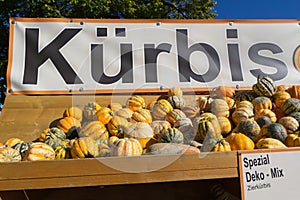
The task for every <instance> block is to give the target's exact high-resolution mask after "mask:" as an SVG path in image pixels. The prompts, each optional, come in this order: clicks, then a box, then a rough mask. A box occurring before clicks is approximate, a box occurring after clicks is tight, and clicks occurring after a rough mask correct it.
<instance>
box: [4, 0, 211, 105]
mask: <svg viewBox="0 0 300 200" xmlns="http://www.w3.org/2000/svg"><path fill="white" fill-rule="evenodd" d="M215 4H216V2H215V1H212V0H185V1H179V0H0V20H1V23H0V30H1V31H0V78H1V77H4V81H2V82H4V83H5V78H6V77H5V76H6V68H7V63H8V59H7V57H8V39H9V38H8V35H9V18H10V17H30V18H50V17H53V18H62V17H64V18H97V19H100V18H121V19H122V18H124V19H213V18H214V17H215V16H216V13H215V11H214V9H213V7H214V5H215ZM0 84H2V85H0V93H1V90H2V89H3V88H4V89H3V90H5V85H3V83H0ZM2 96H3V95H2ZM3 100H4V99H3V97H1V94H0V103H1V102H3Z"/></svg>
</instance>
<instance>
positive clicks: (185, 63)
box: [176, 29, 221, 83]
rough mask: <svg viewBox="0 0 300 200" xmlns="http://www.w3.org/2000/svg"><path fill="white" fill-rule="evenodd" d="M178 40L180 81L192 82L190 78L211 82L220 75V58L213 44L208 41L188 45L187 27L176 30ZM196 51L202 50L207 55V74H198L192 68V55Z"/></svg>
mask: <svg viewBox="0 0 300 200" xmlns="http://www.w3.org/2000/svg"><path fill="white" fill-rule="evenodd" d="M176 42H177V53H178V68H179V75H180V77H179V80H180V82H190V78H193V79H194V80H196V81H199V82H203V83H204V82H210V81H213V80H214V79H215V78H216V77H217V76H218V75H219V73H220V68H221V67H220V59H219V56H218V53H217V52H216V50H215V49H214V48H213V47H212V46H210V45H209V44H206V43H196V44H193V45H192V46H190V47H188V36H187V29H177V30H176ZM195 51H201V52H203V53H204V54H205V55H206V56H207V59H208V63H209V66H208V70H207V72H206V73H205V74H202V75H198V74H196V73H194V72H193V70H192V69H191V66H190V56H191V54H192V53H193V52H195Z"/></svg>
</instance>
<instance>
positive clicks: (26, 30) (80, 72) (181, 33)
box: [7, 18, 300, 94]
mask: <svg viewBox="0 0 300 200" xmlns="http://www.w3.org/2000/svg"><path fill="white" fill-rule="evenodd" d="M10 27H11V28H10V31H11V33H10V47H9V48H10V55H9V66H8V77H7V80H8V91H9V92H10V93H12V94H18V93H41V94H42V93H68V92H74V91H89V92H95V93H101V92H103V91H106V90H109V91H113V90H143V89H159V88H168V87H173V86H177V87H181V88H188V89H192V88H211V87H216V86H219V85H228V86H239V87H249V86H252V85H253V84H254V83H255V82H256V79H257V76H259V75H262V76H269V77H271V78H272V79H273V80H275V82H276V83H277V84H288V85H292V84H300V78H299V75H300V72H299V71H300V56H299V50H298V49H300V48H299V45H300V26H299V24H298V21H296V20H294V21H292V20H289V21H234V22H229V21H224V20H222V21H218V20H211V21H210V20H207V21H205V20H160V21H156V20H88V19H82V20H81V19H76V20H70V19H26V18H13V19H11V21H10Z"/></svg>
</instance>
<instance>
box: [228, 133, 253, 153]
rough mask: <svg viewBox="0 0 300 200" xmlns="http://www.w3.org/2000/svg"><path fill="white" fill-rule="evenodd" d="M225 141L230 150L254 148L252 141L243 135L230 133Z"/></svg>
mask: <svg viewBox="0 0 300 200" xmlns="http://www.w3.org/2000/svg"><path fill="white" fill-rule="evenodd" d="M225 140H226V141H227V142H228V143H229V145H230V147H231V150H252V149H254V147H255V144H254V142H253V140H252V139H251V138H250V137H248V136H246V135H245V134H243V133H231V134H230V135H228V136H227V137H226V138H225Z"/></svg>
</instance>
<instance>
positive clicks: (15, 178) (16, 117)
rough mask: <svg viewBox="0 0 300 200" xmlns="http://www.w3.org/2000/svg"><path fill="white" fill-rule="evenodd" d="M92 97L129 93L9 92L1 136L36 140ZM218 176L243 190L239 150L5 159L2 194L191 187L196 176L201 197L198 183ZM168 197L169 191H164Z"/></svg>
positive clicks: (104, 99) (0, 171)
mask: <svg viewBox="0 0 300 200" xmlns="http://www.w3.org/2000/svg"><path fill="white" fill-rule="evenodd" d="M142 96H143V97H144V98H145V100H146V102H151V101H153V100H156V99H157V98H158V97H159V96H160V95H142ZM93 98H94V100H95V101H96V102H99V103H100V104H101V105H108V104H109V103H110V102H111V101H112V99H114V98H116V99H117V100H118V101H119V102H125V101H126V100H127V99H128V96H127V95H124V94H120V95H117V96H116V95H114V97H113V98H112V97H111V96H105V95H104V96H101V95H97V96H95V97H92V96H86V95H79V96H76V97H75V96H74V95H73V96H71V95H57V96H27V95H10V96H7V98H6V102H5V106H4V109H3V112H2V114H1V116H0V141H2V142H4V141H6V140H7V139H8V138H11V137H19V138H21V139H23V140H24V141H32V140H35V139H36V138H38V137H39V135H40V134H41V132H42V131H43V130H44V129H45V128H47V127H48V126H49V125H50V123H52V122H53V121H55V120H56V119H59V118H61V117H62V113H63V111H64V109H65V108H66V107H68V106H71V105H79V106H80V105H84V104H86V103H87V100H91V99H93ZM189 98H190V99H189V101H191V102H192V101H194V100H195V99H194V98H195V96H193V95H191V96H190V97H189ZM216 180H226V181H227V184H228V182H232V183H234V184H229V185H233V186H234V188H231V191H233V192H234V193H235V194H237V195H239V192H240V189H239V185H238V184H237V183H238V159H237V152H236V151H232V152H220V153H201V154H199V155H196V154H190V155H155V156H154V155H153V156H150V155H144V156H141V157H126V158H122V157H108V158H86V159H68V160H53V161H34V162H29V161H22V162H18V163H0V191H1V193H0V197H2V198H3V199H9V198H11V199H13V198H15V197H14V196H13V195H20V194H21V196H22V195H23V196H24V194H27V193H28V192H29V193H30V194H31V195H33V196H35V194H36V195H37V196H39V195H38V194H40V193H42V191H43V192H46V193H47V192H49V191H52V192H53V193H55V194H61V191H73V193H74V192H75V191H76V192H78V193H81V194H82V192H86V191H90V190H93V192H88V193H89V194H92V193H97V194H98V193H101V191H104V190H103V188H102V189H100V191H99V188H100V187H104V188H110V189H107V190H105V194H108V193H109V192H108V191H113V190H115V188H118V187H119V188H123V190H124V191H125V190H131V189H133V190H135V188H136V187H137V186H138V187H141V188H145V189H146V188H149V187H150V188H153V189H154V188H155V187H160V186H161V185H162V184H164V187H166V188H168V187H175V185H176V184H177V185H176V187H179V186H180V185H189V187H190V186H191V185H193V184H191V181H192V182H193V183H194V185H195V187H192V188H193V190H194V192H195V194H194V195H192V194H190V195H192V196H194V197H196V196H197V195H198V190H199V188H198V187H200V186H201V185H205V187H208V183H213V182H215V181H216ZM226 181H225V182H226ZM227 184H226V185H227ZM199 185H200V186H199ZM196 186H197V187H196ZM202 187H203V188H204V186H202ZM95 188H96V189H95ZM145 189H140V190H139V191H140V192H141V195H144V193H145V191H144V190H145ZM186 190H192V189H186ZM25 191H26V192H25ZM55 191H56V192H55ZM170 191H171V190H170ZM76 192H75V193H76ZM159 193H161V194H158V195H163V191H159ZM204 193H205V194H203V195H202V196H204V197H207V198H206V199H208V196H207V195H208V191H207V190H204ZM1 195H2V196H1ZM53 195H54V194H53ZM75 196H80V194H78V195H75ZM164 196H166V197H167V196H168V195H166V194H164ZM179 196H180V195H179ZM75 199H76V198H75ZM90 199H93V197H90ZM170 199H172V198H170ZM173 199H174V198H173Z"/></svg>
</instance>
